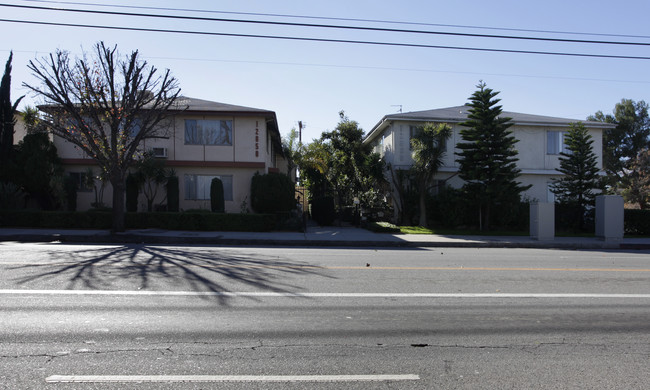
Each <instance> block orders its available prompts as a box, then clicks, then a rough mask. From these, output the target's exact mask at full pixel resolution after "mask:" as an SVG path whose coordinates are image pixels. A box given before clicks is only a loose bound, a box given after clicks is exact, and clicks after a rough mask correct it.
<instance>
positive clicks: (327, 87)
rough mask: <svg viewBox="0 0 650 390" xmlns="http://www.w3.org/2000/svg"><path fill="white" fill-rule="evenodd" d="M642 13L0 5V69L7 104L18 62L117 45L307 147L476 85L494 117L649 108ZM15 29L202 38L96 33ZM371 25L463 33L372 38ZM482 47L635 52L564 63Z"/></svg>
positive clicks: (575, 6) (387, 5)
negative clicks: (2, 68) (350, 124)
mask: <svg viewBox="0 0 650 390" xmlns="http://www.w3.org/2000/svg"><path fill="white" fill-rule="evenodd" d="M7 5H20V6H29V7H47V8H65V9H77V10H79V9H83V10H102V11H110V12H128V13H140V14H150V15H152V14H155V15H174V16H191V17H197V16H198V17H203V18H213V19H214V18H219V19H234V20H240V22H227V21H223V20H221V21H215V20H209V21H206V20H204V21H200V20H188V19H164V18H153V17H144V16H125V15H106V14H90V13H72V12H65V11H58V10H51V9H49V10H38V9H28V8H15V7H8V6H7ZM134 7H141V8H134ZM143 7H147V8H143ZM152 7H153V8H152ZM162 8H167V9H162ZM649 14H650V2H649V1H647V0H634V1H627V0H618V1H616V2H614V1H611V0H610V1H601V0H563V1H556V0H547V1H543V2H542V1H536V2H533V1H522V0H494V1H489V2H487V1H484V0H464V1H442V0H439V1H438V0H423V1H420V0H414V1H409V0H403V1H400V2H397V1H385V0H372V1H370V0H343V1H339V0H329V1H326V2H324V1H319V2H316V1H304V0H295V1H294V0H274V1H267V0H237V1H200V0H185V1H182V2H179V1H165V0H156V1H153V0H150V1H147V0H106V1H95V0H69V1H34V0H31V1H27V0H23V1H20V0H19V1H0V19H1V20H0V37H2V39H1V40H0V61H2V64H4V62H5V61H6V59H7V58H8V56H9V52H10V51H11V50H13V53H14V59H13V71H12V98H13V99H16V98H18V97H19V96H21V95H24V94H27V93H28V91H27V89H26V88H24V87H23V86H22V83H24V82H25V83H28V84H32V85H34V84H35V83H36V85H37V81H36V79H35V78H34V77H33V76H32V75H31V74H30V72H29V70H28V69H27V64H28V63H29V61H30V60H34V59H37V58H42V57H43V56H46V55H48V54H49V53H51V52H54V51H56V50H57V49H61V50H67V51H69V52H70V53H72V54H73V55H80V54H81V53H82V52H83V51H90V50H92V47H93V45H94V44H95V43H97V42H99V41H104V42H105V43H106V44H107V45H117V47H118V50H119V51H120V52H121V53H123V54H128V53H131V52H132V51H134V50H138V51H139V53H140V55H141V56H142V58H143V59H145V60H147V61H148V62H149V63H150V64H152V65H153V66H155V67H157V68H159V69H170V70H171V72H172V74H173V75H174V76H175V77H176V78H177V79H178V80H179V83H180V86H181V89H182V94H183V95H185V96H189V97H194V98H200V99H206V100H212V101H217V102H222V103H228V104H236V105H242V106H247V107H255V108H261V109H266V110H272V111H275V112H276V114H277V117H278V122H279V126H280V132H281V133H282V134H283V135H286V134H288V132H289V131H290V130H291V129H292V128H297V127H298V122H299V121H302V123H303V124H304V125H305V128H304V129H303V142H310V141H311V140H312V139H315V138H319V137H320V135H321V133H322V132H324V131H331V130H333V129H334V128H335V127H336V125H337V123H338V121H339V115H338V113H339V112H340V111H341V110H344V111H345V113H346V115H347V116H348V117H349V118H350V119H351V120H355V121H357V122H358V123H359V125H360V127H361V128H362V129H364V130H365V132H366V133H368V132H370V130H371V129H372V128H373V126H374V125H375V124H377V123H378V122H379V121H380V120H381V118H382V117H383V116H385V115H389V114H394V113H398V112H400V110H402V111H403V112H410V111H421V110H428V109H437V108H444V107H451V106H458V105H463V104H465V103H466V102H467V101H468V98H469V97H470V96H471V94H472V93H473V92H474V91H475V90H476V85H477V84H478V83H479V82H480V81H481V80H482V81H484V82H485V83H486V84H487V86H488V87H489V88H492V89H493V90H495V91H499V92H500V94H499V98H501V103H500V104H501V105H502V106H503V109H504V110H505V111H513V112H520V113H527V114H536V115H548V116H555V117H562V118H570V119H576V120H584V119H586V117H587V116H589V115H591V114H594V113H595V112H596V111H599V110H600V111H603V112H605V113H611V112H612V110H613V109H614V106H615V104H616V103H617V102H619V101H620V100H621V99H623V98H627V99H633V100H636V101H638V100H646V101H650V92H649V91H648V88H649V87H650V75H649V74H648V71H647V70H648V66H649V65H650V30H649V29H648V27H647V26H648V24H647V18H648V15H649ZM280 15H281V16H280ZM10 20H11V21H10ZM243 20H246V21H253V22H259V21H273V22H289V23H303V24H319V25H336V26H354V27H371V28H374V29H375V30H373V31H368V30H359V29H337V28H323V27H310V26H286V25H269V24H260V23H244V22H241V21H243ZM17 21H22V22H24V21H32V22H56V23H66V24H73V25H80V24H83V25H93V26H119V27H126V28H147V29H157V30H161V29H165V30H183V31H193V32H204V33H206V32H207V33H211V34H210V35H208V34H201V35H198V34H185V33H183V34H181V33H169V32H151V31H146V32H145V31H129V30H109V29H101V28H87V27H78V26H53V25H36V24H26V23H19V22H17ZM397 22H399V23H397ZM378 28H379V29H399V30H417V31H428V32H438V33H440V32H444V33H456V34H458V33H461V34H469V35H471V36H457V35H455V36H450V35H442V34H430V33H427V34H424V33H407V32H396V31H377V30H376V29H378ZM214 33H222V34H224V33H225V34H239V35H264V36H283V37H299V38H317V39H326V40H347V41H364V42H370V41H371V42H383V43H399V44H411V45H425V46H438V47H437V48H433V47H407V46H397V45H390V46H389V45H377V44H361V43H342V42H318V41H305V40H293V39H292V40H288V39H271V38H259V37H257V38H256V37H242V36H226V35H213V34H214ZM476 35H498V36H516V37H528V38H530V37H535V38H554V39H563V40H568V39H571V40H581V41H607V42H631V43H637V44H636V45H620V44H604V43H586V42H556V41H540V40H529V39H512V38H495V37H479V36H476ZM441 46H444V47H456V48H474V49H481V50H465V49H450V48H441ZM483 49H497V50H509V51H533V52H553V53H574V54H575V53H579V54H589V55H605V56H622V57H645V58H644V59H631V58H600V57H585V56H580V57H576V56H566V55H546V54H531V53H512V52H495V51H483ZM646 58H647V59H646ZM40 103H42V101H40V100H39V99H38V98H36V97H34V96H32V95H27V96H26V97H25V99H24V101H23V104H21V105H20V108H24V106H25V105H26V104H29V105H32V106H33V105H36V104H40Z"/></svg>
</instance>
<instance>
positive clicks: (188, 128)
mask: <svg viewBox="0 0 650 390" xmlns="http://www.w3.org/2000/svg"><path fill="white" fill-rule="evenodd" d="M185 145H222V146H232V121H231V120H212V119H209V120H208V119H205V120H204V119H186V120H185Z"/></svg>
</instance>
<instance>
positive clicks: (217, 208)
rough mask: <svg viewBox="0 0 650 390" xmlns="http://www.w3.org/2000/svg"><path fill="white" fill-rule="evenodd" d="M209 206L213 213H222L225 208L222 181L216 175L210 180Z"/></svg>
mask: <svg viewBox="0 0 650 390" xmlns="http://www.w3.org/2000/svg"><path fill="white" fill-rule="evenodd" d="M210 208H211V209H212V212H213V213H223V212H224V211H225V210H226V199H225V197H224V194H223V182H222V181H221V179H219V178H218V177H215V178H214V179H212V182H210Z"/></svg>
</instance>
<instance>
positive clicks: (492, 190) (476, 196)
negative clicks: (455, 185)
mask: <svg viewBox="0 0 650 390" xmlns="http://www.w3.org/2000/svg"><path fill="white" fill-rule="evenodd" d="M477 88H478V90H477V91H476V92H474V94H472V96H471V97H470V98H469V100H470V103H468V106H469V107H470V108H469V114H468V116H467V121H465V122H463V123H461V125H462V126H464V127H465V128H464V129H462V130H461V131H460V134H461V136H462V138H463V142H459V143H458V145H457V147H458V149H460V152H459V153H457V155H458V157H459V158H458V160H457V161H458V163H459V164H460V167H459V176H460V178H461V179H463V180H465V184H464V185H463V193H464V194H465V196H466V201H467V202H470V204H476V205H477V206H478V207H479V216H480V217H479V218H480V220H479V225H480V226H481V229H489V227H490V217H491V213H492V212H493V211H495V210H498V209H499V208H501V207H507V206H509V205H513V204H514V203H516V202H519V200H520V194H521V192H523V191H525V190H527V189H528V188H530V186H522V185H521V183H519V182H517V181H516V179H517V177H518V176H519V174H520V170H519V169H518V168H517V161H518V158H517V153H518V152H517V150H516V149H515V144H516V143H517V142H518V141H517V139H515V137H514V136H512V131H510V130H508V128H509V127H510V126H512V123H509V122H510V120H511V119H512V118H507V117H501V112H502V110H501V106H498V105H497V103H498V102H499V101H500V99H495V96H496V95H498V94H499V92H494V91H493V90H492V89H490V88H487V87H486V85H485V83H483V82H481V83H479V85H477Z"/></svg>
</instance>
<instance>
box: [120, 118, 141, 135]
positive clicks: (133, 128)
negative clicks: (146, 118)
mask: <svg viewBox="0 0 650 390" xmlns="http://www.w3.org/2000/svg"><path fill="white" fill-rule="evenodd" d="M125 124H126V123H125V122H124V121H122V123H121V124H120V130H123V129H124V127H125ZM141 129H142V120H141V119H139V118H136V119H134V120H133V121H131V123H130V124H129V126H128V129H127V132H128V134H129V137H135V136H136V135H138V133H140V130H141Z"/></svg>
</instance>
